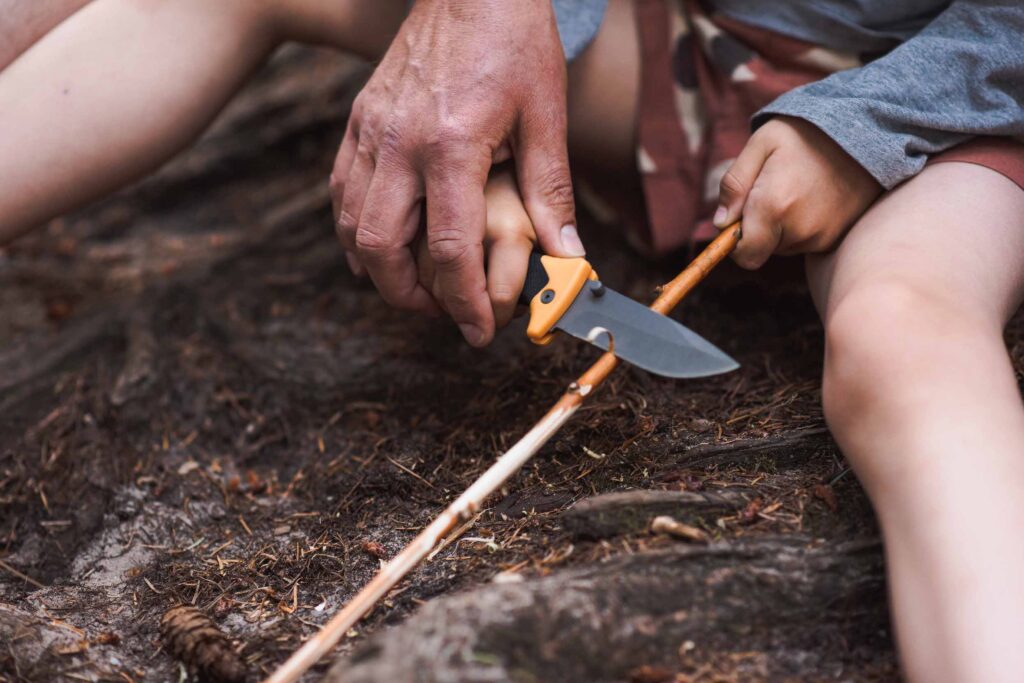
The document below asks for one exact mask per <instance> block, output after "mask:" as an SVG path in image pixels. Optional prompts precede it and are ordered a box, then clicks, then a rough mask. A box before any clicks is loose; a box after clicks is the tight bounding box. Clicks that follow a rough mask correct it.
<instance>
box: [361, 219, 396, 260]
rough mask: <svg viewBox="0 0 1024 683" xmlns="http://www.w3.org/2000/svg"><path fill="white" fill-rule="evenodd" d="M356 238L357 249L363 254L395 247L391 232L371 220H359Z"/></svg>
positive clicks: (375, 252)
mask: <svg viewBox="0 0 1024 683" xmlns="http://www.w3.org/2000/svg"><path fill="white" fill-rule="evenodd" d="M355 238H356V249H358V250H359V251H360V253H363V254H379V253H381V252H386V251H389V250H391V249H392V248H393V247H394V238H393V236H392V235H391V233H390V232H388V231H387V230H384V229H383V228H381V227H380V226H378V225H377V224H376V223H373V222H371V221H369V220H361V221H360V222H359V226H358V227H357V228H356V235H355Z"/></svg>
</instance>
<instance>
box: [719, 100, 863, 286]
mask: <svg viewBox="0 0 1024 683" xmlns="http://www.w3.org/2000/svg"><path fill="white" fill-rule="evenodd" d="M881 192H882V187H881V185H879V184H878V182H877V181H876V180H875V179H874V178H873V177H872V176H871V174H869V173H868V172H867V171H865V170H864V168H863V167H862V166H861V165H860V164H858V163H857V162H856V161H855V160H854V159H853V157H851V156H850V155H848V154H847V153H846V152H845V151H843V149H842V148H841V147H840V146H839V145H837V144H836V143H835V142H833V141H832V139H831V138H829V137H828V136H827V135H825V134H824V133H823V132H822V131H821V130H820V129H819V128H817V127H816V126H813V125H811V124H810V123H807V122H806V121H804V120H802V119H795V118H790V117H782V116H780V117H777V118H774V119H772V120H771V121H769V122H768V123H766V124H764V125H763V126H761V127H760V128H759V129H758V130H757V131H756V132H755V133H754V134H753V135H752V136H751V138H750V140H749V141H748V142H747V145H746V146H745V147H744V148H743V150H742V151H741V152H740V155H739V156H738V157H737V158H736V161H735V162H733V164H732V166H731V167H730V168H729V170H728V171H726V173H725V175H724V176H723V177H722V184H721V186H720V188H719V200H718V201H719V204H720V206H719V207H718V210H717V211H716V212H715V217H714V223H715V225H716V226H718V227H719V228H724V227H726V226H728V225H732V224H733V223H735V222H736V221H737V220H739V219H740V218H741V217H742V219H743V238H742V239H741V240H740V242H739V244H738V245H737V246H736V251H734V252H733V258H734V259H735V260H736V262H737V263H738V264H739V265H740V266H742V267H744V268H750V269H754V268H760V267H761V266H762V265H764V262H765V261H767V260H768V257H770V256H771V255H772V254H775V253H778V254H794V253H805V252H819V251H826V250H828V249H830V248H832V246H834V245H835V243H836V242H838V241H839V238H840V237H842V236H843V233H844V232H846V230H847V228H849V227H850V226H851V225H852V224H853V222H854V221H856V220H857V219H858V218H860V216H861V214H863V213H864V211H866V210H867V208H868V206H870V205H871V203H872V202H873V201H874V200H875V199H876V198H877V197H878V195H879V194H880V193H881Z"/></svg>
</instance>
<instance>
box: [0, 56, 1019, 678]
mask: <svg viewBox="0 0 1024 683" xmlns="http://www.w3.org/2000/svg"><path fill="white" fill-rule="evenodd" d="M365 76H366V67H364V66H361V65H359V64H358V63H355V62H352V61H350V60H347V59H345V58H342V57H339V56H336V55H332V54H330V53H327V52H320V51H306V50H297V49H291V50H287V51H285V52H284V53H283V54H280V55H279V56H278V57H277V58H275V59H274V60H273V61H272V62H271V63H270V65H268V67H267V68H266V69H264V70H263V71H262V72H261V73H260V74H258V75H257V77H256V78H254V80H253V82H252V83H251V84H250V85H249V86H248V87H247V88H246V90H245V92H244V93H243V95H242V96H241V97H240V98H239V99H238V100H236V101H235V102H234V103H233V104H232V105H231V106H230V107H229V109H228V111H227V112H226V113H225V114H224V115H223V116H222V117H221V119H220V120H219V121H218V123H217V125H216V126H215V127H214V128H213V129H212V130H211V131H210V132H209V133H208V134H207V135H206V136H204V138H203V139H202V140H201V141H200V143H199V144H198V145H196V146H195V147H194V148H193V149H191V150H190V151H189V152H187V153H186V154H184V155H182V156H181V157H179V158H178V159H176V160H175V161H174V162H173V163H172V164H170V165H168V166H167V167H165V168H164V169H162V170H161V171H160V172H159V173H158V174H156V175H155V176H154V177H152V178H150V179H148V180H146V181H144V182H142V183H140V184H138V185H136V186H134V187H132V188H130V189H128V190H126V191H124V192H121V193H119V194H118V195H116V196H115V197H113V198H111V199H109V200H107V201H104V202H103V203H101V204H100V205H97V206H94V207H91V208H89V209H87V210H85V211H82V212H80V213H77V214H75V215H72V216H69V217H66V218H63V219H60V220H57V221H54V222H53V223H51V224H50V225H49V226H47V227H46V228H45V229H44V230H41V231H40V232H39V233H38V234H36V235H33V236H30V237H28V238H25V239H23V240H21V241H19V242H18V243H16V244H14V245H13V246H10V247H9V248H8V249H6V250H5V251H0V681H58V680H79V681H81V680H102V681H141V680H147V681H149V680H166V681H175V680H179V675H180V674H181V672H183V671H184V670H185V669H186V668H187V667H188V666H189V665H190V664H191V665H195V664H196V663H197V661H198V659H197V657H198V658H201V653H199V654H196V653H195V652H192V653H189V652H186V653H185V654H184V655H182V654H181V653H180V652H179V653H178V654H177V655H175V654H173V653H172V652H171V650H172V648H171V647H170V646H169V644H168V643H169V641H168V638H167V637H165V636H164V635H162V634H161V630H160V621H161V617H162V616H163V615H164V613H165V612H166V611H167V610H168V609H169V608H171V607H174V606H175V605H180V604H187V605H193V606H195V607H197V608H198V609H199V610H200V611H201V612H202V613H204V614H206V615H207V616H208V617H209V618H210V619H211V620H212V623H213V624H214V625H215V626H216V628H218V629H219V630H220V631H222V632H223V633H224V634H225V635H226V636H227V637H228V638H230V639H232V642H233V644H234V646H235V648H236V650H237V652H238V653H239V655H240V657H241V658H242V660H243V661H244V664H245V666H246V667H247V668H248V670H249V671H250V672H251V673H250V677H251V679H253V680H255V679H256V678H257V677H258V676H260V675H263V674H266V673H267V672H269V671H271V670H272V669H273V668H274V666H275V665H277V664H279V663H281V662H282V661H283V660H284V659H285V657H287V655H288V654H289V653H290V652H291V651H292V650H294V648H295V647H297V646H298V645H299V643H300V642H301V640H302V639H303V638H304V637H307V636H308V635H309V634H311V633H312V632H314V631H315V629H316V628H317V627H318V626H319V625H320V624H322V623H324V622H325V621H326V620H327V619H328V618H329V616H330V615H331V614H332V613H333V612H335V611H336V610H337V609H338V608H340V607H341V606H342V605H343V604H344V603H345V602H346V601H347V600H348V599H349V598H351V597H352V596H353V595H354V593H355V592H356V591H357V590H358V589H359V588H360V587H361V586H362V585H364V584H365V583H366V582H367V581H368V580H369V579H370V578H371V576H372V575H373V574H374V572H375V571H376V570H377V569H378V568H379V566H380V563H381V561H382V560H385V559H387V558H388V557H390V556H392V555H394V554H395V553H397V552H398V551H399V550H400V549H401V548H402V547H403V546H404V544H406V543H407V542H408V541H409V540H410V539H412V538H413V536H414V535H415V534H416V533H417V531H418V530H419V529H421V528H422V527H423V526H424V525H426V524H427V523H429V521H430V520H431V519H432V518H433V517H434V516H435V515H436V514H437V513H438V512H440V511H441V510H442V509H443V508H444V506H445V505H446V504H447V503H448V502H450V501H451V500H452V499H453V497H454V496H456V495H457V494H458V493H459V492H461V491H462V490H463V489H464V488H465V487H466V486H467V485H468V484H469V483H470V482H471V481H473V479H474V478H475V477H476V476H478V475H479V474H480V473H481V472H482V471H483V470H484V469H485V468H486V467H487V466H488V465H489V464H490V463H491V462H492V461H493V460H494V459H495V457H496V456H497V455H498V454H499V453H500V452H501V451H502V450H503V449H504V448H506V447H507V446H509V445H510V444H511V443H513V442H514V441H515V440H516V439H517V438H518V436H520V435H521V434H522V433H523V432H524V431H525V430H526V429H527V428H528V427H529V426H530V425H531V424H532V422H533V421H534V420H536V419H537V418H539V417H540V416H541V415H542V414H543V413H544V411H545V410H546V409H547V407H548V406H549V405H550V404H551V403H552V402H553V401H554V400H556V399H557V397H558V396H559V395H560V394H561V392H562V391H563V389H564V388H565V386H566V384H567V383H568V382H569V381H571V380H572V379H573V378H574V377H575V376H576V375H577V374H578V373H579V372H580V371H581V370H582V369H583V368H584V367H586V365H587V364H588V363H589V362H590V361H591V360H592V359H593V358H594V357H595V354H594V353H593V352H592V351H591V350H590V349H589V348H584V347H583V346H581V345H580V344H579V343H577V342H575V341H572V340H568V339H565V340H561V341H559V342H558V343H556V344H554V345H552V346H550V347H535V346H533V345H531V344H530V343H529V342H528V341H527V340H526V338H525V336H524V335H523V329H522V325H519V326H513V327H512V328H511V329H509V330H506V331H505V332H503V333H502V334H501V335H500V336H499V338H498V340H497V341H496V342H495V343H494V344H493V345H492V346H491V347H490V348H488V349H486V350H483V351H479V350H473V349H470V348H469V347H468V346H466V345H465V344H463V343H462V342H461V341H460V339H459V337H458V335H457V333H456V331H455V330H454V329H453V326H451V325H450V324H446V323H445V322H443V321H434V320H424V319H419V318H414V317H410V316H407V315H403V314H401V313H397V312H394V311H391V310H389V309H388V308H386V307H385V306H384V305H383V304H382V303H381V302H380V300H379V299H378V297H377V295H376V294H375V293H374V291H373V290H372V288H371V287H370V286H369V285H367V284H366V283H361V282H357V281H355V280H354V279H353V278H352V277H351V276H350V275H349V274H348V270H347V268H346V267H344V262H343V259H342V254H341V251H340V249H339V248H338V246H337V244H336V240H335V237H334V235H333V231H332V227H331V218H330V202H329V199H328V195H327V188H326V178H327V175H328V173H329V170H330V166H331V162H332V160H333V156H334V153H335V150H336V148H337V144H338V142H339V140H340V137H341V134H342V132H343V130H344V123H345V115H346V111H347V108H348V106H349V105H350V103H351V99H352V97H353V94H354V92H355V90H356V88H357V87H358V86H359V85H360V84H361V83H362V81H363V79H364V78H365ZM583 227H584V231H585V234H586V235H588V243H589V244H590V245H591V253H590V256H591V259H592V261H593V262H594V264H595V266H596V268H597V269H598V271H599V272H600V273H601V275H602V279H603V280H604V281H605V282H607V283H608V284H609V285H610V286H612V287H614V288H615V289H618V290H619V291H622V292H624V293H625V294H627V295H629V296H632V297H634V298H637V299H640V300H644V301H646V300H648V299H649V298H650V297H651V295H652V292H653V291H654V288H655V287H656V286H657V285H658V284H659V283H661V282H663V281H665V280H667V279H668V278H669V277H671V276H672V275H673V274H674V273H675V272H676V271H677V270H678V269H679V268H680V267H681V266H682V265H684V264H685V262H686V258H687V256H686V254H678V255H676V256H675V257H673V258H670V259H666V260H665V261H664V262H660V263H657V264H655V265H654V266H652V265H651V263H650V262H647V261H645V260H643V259H641V258H640V257H638V256H636V255H634V254H633V253H632V252H630V251H629V249H628V248H627V247H626V246H625V243H624V242H623V240H622V239H621V238H620V237H618V236H616V235H615V234H614V231H608V230H605V229H602V228H598V227H596V222H595V221H593V220H590V221H589V222H588V221H587V220H586V219H584V221H583ZM800 271H801V268H800V264H799V262H796V261H790V262H785V261H784V262H782V263H781V265H779V266H777V267H775V268H774V269H773V270H772V272H770V273H766V274H759V275H756V276H755V275H749V274H745V273H741V272H740V271H739V270H737V269H735V268H733V267H732V266H731V265H725V266H723V267H722V268H720V269H719V271H718V272H716V273H714V274H713V276H712V277H711V278H710V279H709V280H708V282H706V283H705V284H704V285H702V286H701V287H699V288H698V290H697V291H696V292H695V293H694V294H693V295H692V296H691V297H690V299H689V300H688V301H687V302H685V304H684V306H683V307H682V308H681V309H680V311H677V313H676V315H677V316H679V317H680V318H681V319H682V320H684V321H685V322H686V323H687V324H688V325H689V326H690V327H692V328H693V329H694V330H695V331H697V332H698V333H700V334H702V335H703V336H705V337H706V338H708V339H709V340H711V341H712V342H713V343H715V344H717V345H719V346H721V347H722V348H723V349H725V350H726V351H727V352H728V353H730V354H731V355H733V356H734V357H735V358H737V359H738V360H739V361H740V363H741V364H742V369H741V370H739V371H737V372H735V373H732V374H729V375H725V376H721V377H716V378H711V379H707V380H701V381H668V380H663V379H659V378H656V377H653V376H651V375H648V374H645V373H643V372H640V371H636V370H633V369H629V368H623V369H622V370H620V371H619V372H617V373H616V374H615V375H614V376H613V377H612V379H611V380H610V381H609V382H608V383H607V385H606V386H604V387H603V388H602V389H601V390H600V391H599V392H598V393H596V394H595V395H594V396H592V397H591V398H589V399H588V401H587V403H586V404H585V407H584V408H583V409H582V410H581V411H580V412H579V413H578V414H577V416H576V417H575V418H574V419H573V421H572V422H571V423H570V424H569V425H568V426H567V427H566V428H565V429H563V430H562V431H561V432H560V433H559V434H558V435H556V436H555V438H554V439H552V441H551V443H550V444H549V445H548V446H547V447H546V448H544V449H543V451H542V452H541V453H540V455H539V456H538V457H537V458H535V460H534V461H533V462H532V463H530V464H529V465H528V466H527V467H526V468H525V469H524V471H523V472H522V473H521V474H520V475H519V476H517V477H516V478H515V479H513V480H512V481H511V482H509V484H508V485H507V486H506V488H505V490H504V491H503V492H502V493H501V494H500V495H497V496H495V497H493V498H492V499H491V500H489V501H488V504H487V506H486V508H485V510H484V511H483V512H482V513H481V514H480V515H479V516H477V517H476V518H474V520H472V524H471V525H468V526H467V527H466V528H464V529H462V530H461V532H462V533H461V535H460V536H459V537H458V538H453V539H451V542H450V543H448V544H447V545H446V546H445V547H444V548H443V549H442V550H441V551H440V552H439V553H437V554H436V555H435V556H434V557H432V558H431V559H430V560H429V561H428V562H426V563H425V564H424V565H423V566H422V567H421V568H419V569H418V570H416V571H415V572H414V573H413V574H412V575H411V577H410V578H409V579H408V580H406V581H405V582H403V583H402V584H400V586H399V587H398V588H397V589H396V590H395V591H393V592H392V594H391V595H389V596H388V598H387V599H386V600H385V601H384V603H383V604H382V605H381V606H380V607H379V608H378V609H376V610H375V611H374V612H373V613H372V614H371V615H370V616H369V618H368V619H367V620H365V621H364V622H363V623H362V624H361V625H360V626H359V627H358V628H357V629H355V631H354V632H353V633H351V634H350V637H349V638H347V639H346V641H345V642H344V643H343V644H342V645H341V646H340V647H339V649H338V654H337V659H336V663H335V665H334V666H333V668H332V667H331V663H330V662H329V661H325V662H323V664H322V665H321V667H319V668H318V669H317V670H315V671H314V672H311V673H310V674H309V675H308V676H307V677H306V679H304V680H309V681H314V680H321V679H325V680H337V681H340V680H345V681H349V680H351V681H406V680H408V681H421V680H422V681H503V680H511V681H595V682H597V681H639V682H641V683H649V682H656V681H676V680H678V681H722V680H786V679H794V680H797V679H798V680H891V679H894V678H895V677H896V664H895V658H894V654H893V649H892V643H891V634H890V631H889V626H888V617H887V614H886V596H885V578H884V571H883V566H882V555H881V546H880V542H879V539H878V532H877V529H876V527H875V523H874V518H873V515H872V513H871V510H870V507H869V505H868V502H867V500H866V498H865V496H864V495H863V493H862V491H861V489H860V488H859V486H858V484H857V482H856V480H855V478H854V476H853V474H852V473H851V472H850V471H849V469H848V467H847V465H846V463H845V461H844V460H843V458H842V456H841V455H840V453H839V452H838V451H837V449H836V447H835V445H834V444H833V443H832V441H831V439H830V437H829V436H828V433H827V430H826V429H825V426H824V422H823V420H822V416H821V410H820V407H819V402H820V393H819V388H818V387H819V381H820V367H821V358H822V331H821V327H820V324H819V323H818V321H817V317H816V315H815V313H814V310H813V307H812V305H811V302H810V300H809V298H808V296H807V292H806V287H805V286H804V284H803V282H802V277H801V272H800ZM1017 328H1019V325H1017V326H1015V329H1017ZM1021 338H1022V336H1021V335H1020V334H1019V330H1017V331H1016V332H1011V333H1010V343H1011V348H1012V349H1013V355H1014V359H1015V362H1016V363H1017V367H1020V366H1021V363H1020V359H1021V355H1022V352H1021V345H1020V340H1021ZM663 514H669V515H672V516H673V517H675V518H676V519H678V520H679V521H683V522H686V523H688V524H691V525H693V526H697V527H699V528H700V529H702V530H703V531H704V532H705V533H706V535H707V537H708V539H709V540H710V542H708V543H698V544H693V543H687V542H684V541H681V540H674V539H672V538H670V537H666V536H660V535H653V534H651V533H650V531H649V528H648V522H649V520H650V518H651V517H653V516H655V515H663ZM183 657H184V660H187V661H183Z"/></svg>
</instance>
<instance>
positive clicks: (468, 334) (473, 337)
mask: <svg viewBox="0 0 1024 683" xmlns="http://www.w3.org/2000/svg"><path fill="white" fill-rule="evenodd" d="M459 331H460V332H462V336H463V337H465V338H466V341H468V342H469V343H470V344H472V345H473V346H479V345H480V344H482V343H483V341H484V331H483V330H481V329H480V328H479V327H477V326H476V325H472V324H470V323H460V324H459Z"/></svg>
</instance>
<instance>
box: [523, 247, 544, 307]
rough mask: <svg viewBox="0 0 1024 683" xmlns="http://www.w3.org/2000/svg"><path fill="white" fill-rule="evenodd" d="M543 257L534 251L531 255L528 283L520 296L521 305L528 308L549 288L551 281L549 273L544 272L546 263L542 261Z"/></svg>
mask: <svg viewBox="0 0 1024 683" xmlns="http://www.w3.org/2000/svg"><path fill="white" fill-rule="evenodd" d="M543 255H544V254H542V253H541V252H539V251H534V252H533V253H531V254H530V266H529V268H528V269H527V271H526V282H525V283H524V284H523V291H522V293H521V294H520V295H519V303H521V304H522V305H524V306H528V305H529V304H530V302H531V301H532V300H533V297H535V296H537V294H539V293H540V292H541V291H542V290H543V289H544V288H545V287H547V284H548V281H549V279H550V278H549V277H548V271H546V270H544V263H543V262H542V261H541V260H540V257H541V256H543Z"/></svg>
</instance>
